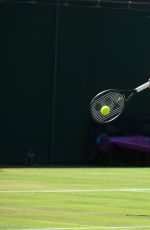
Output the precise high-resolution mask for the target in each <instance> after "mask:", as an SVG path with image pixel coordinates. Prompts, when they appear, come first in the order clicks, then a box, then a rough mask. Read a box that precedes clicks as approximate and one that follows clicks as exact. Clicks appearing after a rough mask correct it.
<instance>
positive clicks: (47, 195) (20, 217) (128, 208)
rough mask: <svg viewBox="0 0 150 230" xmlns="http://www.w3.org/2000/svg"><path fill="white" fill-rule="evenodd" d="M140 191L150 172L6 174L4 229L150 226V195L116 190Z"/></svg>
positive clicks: (0, 209)
mask: <svg viewBox="0 0 150 230" xmlns="http://www.w3.org/2000/svg"><path fill="white" fill-rule="evenodd" d="M135 188H136V189H146V188H149V189H150V169H149V168H117V169H115V168H26V169H19V168H18V169H1V170H0V229H3V230H5V229H34V228H35V229H40V228H41V229H44V228H45V229H46V228H47V229H48V228H49V229H50V228H51V229H54V228H64V229H65V228H69V227H70V228H74V227H75V228H82V227H83V228H86V227H87V229H88V228H89V229H92V228H93V229H94V227H101V228H100V229H102V227H109V226H110V227H113V226H121V227H126V226H150V191H139V192H138V191H130V190H129V191H117V190H118V189H135ZM65 189H66V190H67V191H68V190H74V189H75V190H76V189H77V190H78V191H77V192H75V191H70V192H66V191H63V190H65ZM113 189H114V190H113ZM46 190H50V192H42V191H46ZM52 190H53V192H52ZM79 190H82V191H79ZM83 190H88V191H83ZM89 190H99V191H89ZM102 190H113V191H112V192H111V191H102ZM115 190H116V191H115ZM2 191H3V192H2ZM5 191H10V192H5ZM12 191H22V192H20V193H16V192H12ZM25 191H27V192H25ZM31 191H32V192H31ZM36 191H40V192H36ZM58 191H61V192H58ZM120 229H121V228H120ZM123 229H125V228H122V230H123ZM126 229H128V228H126ZM141 229H142V228H141ZM143 229H144V228H143ZM149 229H150V228H149Z"/></svg>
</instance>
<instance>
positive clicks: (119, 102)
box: [91, 91, 125, 123]
mask: <svg viewBox="0 0 150 230" xmlns="http://www.w3.org/2000/svg"><path fill="white" fill-rule="evenodd" d="M124 104H125V97H124V95H123V94H120V93H118V92H113V91H110V92H109V93H108V92H103V93H101V94H99V95H98V96H97V97H96V98H95V99H93V101H92V105H91V112H92V116H93V118H94V119H95V120H96V121H98V122H101V123H104V122H108V121H110V120H112V119H113V118H115V117H117V116H119V115H120V113H121V112H122V110H123V108H124ZM104 105H107V106H109V108H110V113H109V115H107V116H104V115H102V114H101V112H100V110H101V108H102V106H104Z"/></svg>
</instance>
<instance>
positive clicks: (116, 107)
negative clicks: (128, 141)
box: [90, 81, 150, 124]
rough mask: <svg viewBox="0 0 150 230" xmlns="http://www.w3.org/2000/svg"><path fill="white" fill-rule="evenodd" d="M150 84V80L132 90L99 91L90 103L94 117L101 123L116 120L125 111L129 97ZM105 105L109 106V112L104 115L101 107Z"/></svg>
mask: <svg viewBox="0 0 150 230" xmlns="http://www.w3.org/2000/svg"><path fill="white" fill-rule="evenodd" d="M149 86H150V82H149V81H148V82H146V83H144V84H142V85H140V86H139V87H137V88H135V89H131V90H117V89H108V90H105V91H102V92H100V93H98V94H97V95H96V96H95V97H94V98H93V99H92V101H91V103H90V112H91V115H92V118H93V119H94V120H95V121H96V122H98V123H101V124H103V123H108V122H111V121H113V120H115V119H116V118H117V117H119V116H120V114H121V113H122V112H123V110H124V109H125V107H126V105H127V103H128V101H129V99H131V98H132V97H133V96H135V95H136V94H137V93H139V92H141V91H142V90H144V89H146V88H148V87H149ZM103 106H108V107H109V109H110V112H109V114H107V115H103V114H102V113H101V108H102V107H103Z"/></svg>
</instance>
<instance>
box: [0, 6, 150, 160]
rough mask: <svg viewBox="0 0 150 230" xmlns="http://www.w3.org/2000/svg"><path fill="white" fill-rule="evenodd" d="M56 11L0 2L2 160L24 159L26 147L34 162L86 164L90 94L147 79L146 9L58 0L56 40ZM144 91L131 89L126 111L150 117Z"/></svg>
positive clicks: (149, 26) (149, 34)
mask: <svg viewBox="0 0 150 230" xmlns="http://www.w3.org/2000/svg"><path fill="white" fill-rule="evenodd" d="M56 12H57V11H56V7H55V6H40V5H25V4H22V5H16V4H12V5H11V4H9V5H8V4H7V5H5V4H4V3H3V4H2V3H1V4H0V105H1V107H0V108H1V110H0V118H1V119H0V154H1V157H0V163H1V164H3V163H5V164H6V163H12V164H14V163H17V164H23V163H24V157H25V154H26V152H27V151H28V150H29V149H35V150H36V151H37V153H38V161H39V163H43V164H46V163H48V164H49V163H85V162H86V159H87V154H88V142H89V137H90V130H91V126H92V124H93V122H92V121H91V119H90V116H89V110H88V107H89V102H90V100H91V98H92V97H93V96H94V95H95V94H96V93H98V92H99V91H101V90H104V89H106V88H120V89H124V88H125V89H126V88H134V87H136V86H138V85H140V84H142V83H144V82H145V81H147V79H148V78H149V72H150V58H149V55H150V45H149V44H150V14H148V13H140V12H133V11H127V10H126V11H124V10H104V9H92V8H91V9H90V8H83V7H82V8H80V7H65V6H64V7H63V6H62V7H60V9H59V15H58V16H59V17H58V18H57V19H59V23H58V27H57V36H58V40H57V41H56V38H57V37H56V21H57V20H56ZM56 42H57V44H56ZM56 45H58V46H56ZM56 48H57V49H56ZM55 51H57V55H56V52H55ZM56 57H57V62H55V61H56ZM55 83H56V84H55ZM54 85H55V86H56V87H55V89H54V88H53V86H54ZM53 96H55V100H54V98H53ZM149 98H150V94H149V95H148V94H147V93H146V92H144V93H141V95H138V96H137V97H136V98H135V99H134V100H133V102H132V103H130V104H129V107H128V111H127V116H135V117H136V116H141V117H142V116H149V115H150V109H149V108H147V107H149ZM53 102H55V104H54V105H53ZM53 108H54V109H55V110H53ZM52 110H53V111H52ZM53 115H55V119H54V120H52V119H53ZM52 121H54V123H53V124H52ZM52 128H53V129H52Z"/></svg>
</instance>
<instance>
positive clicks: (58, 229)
mask: <svg viewBox="0 0 150 230" xmlns="http://www.w3.org/2000/svg"><path fill="white" fill-rule="evenodd" d="M146 228H147V229H150V226H126V227H125V226H113V227H110V226H109V227H106V226H104V227H102V226H100V227H81V228H80V227H79V228H76V227H74V228H73V227H72V228H68V227H67V228H32V229H28V228H27V229H21V230H86V229H87V230H88V229H89V230H90V229H146ZM13 230H17V229H13Z"/></svg>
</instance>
